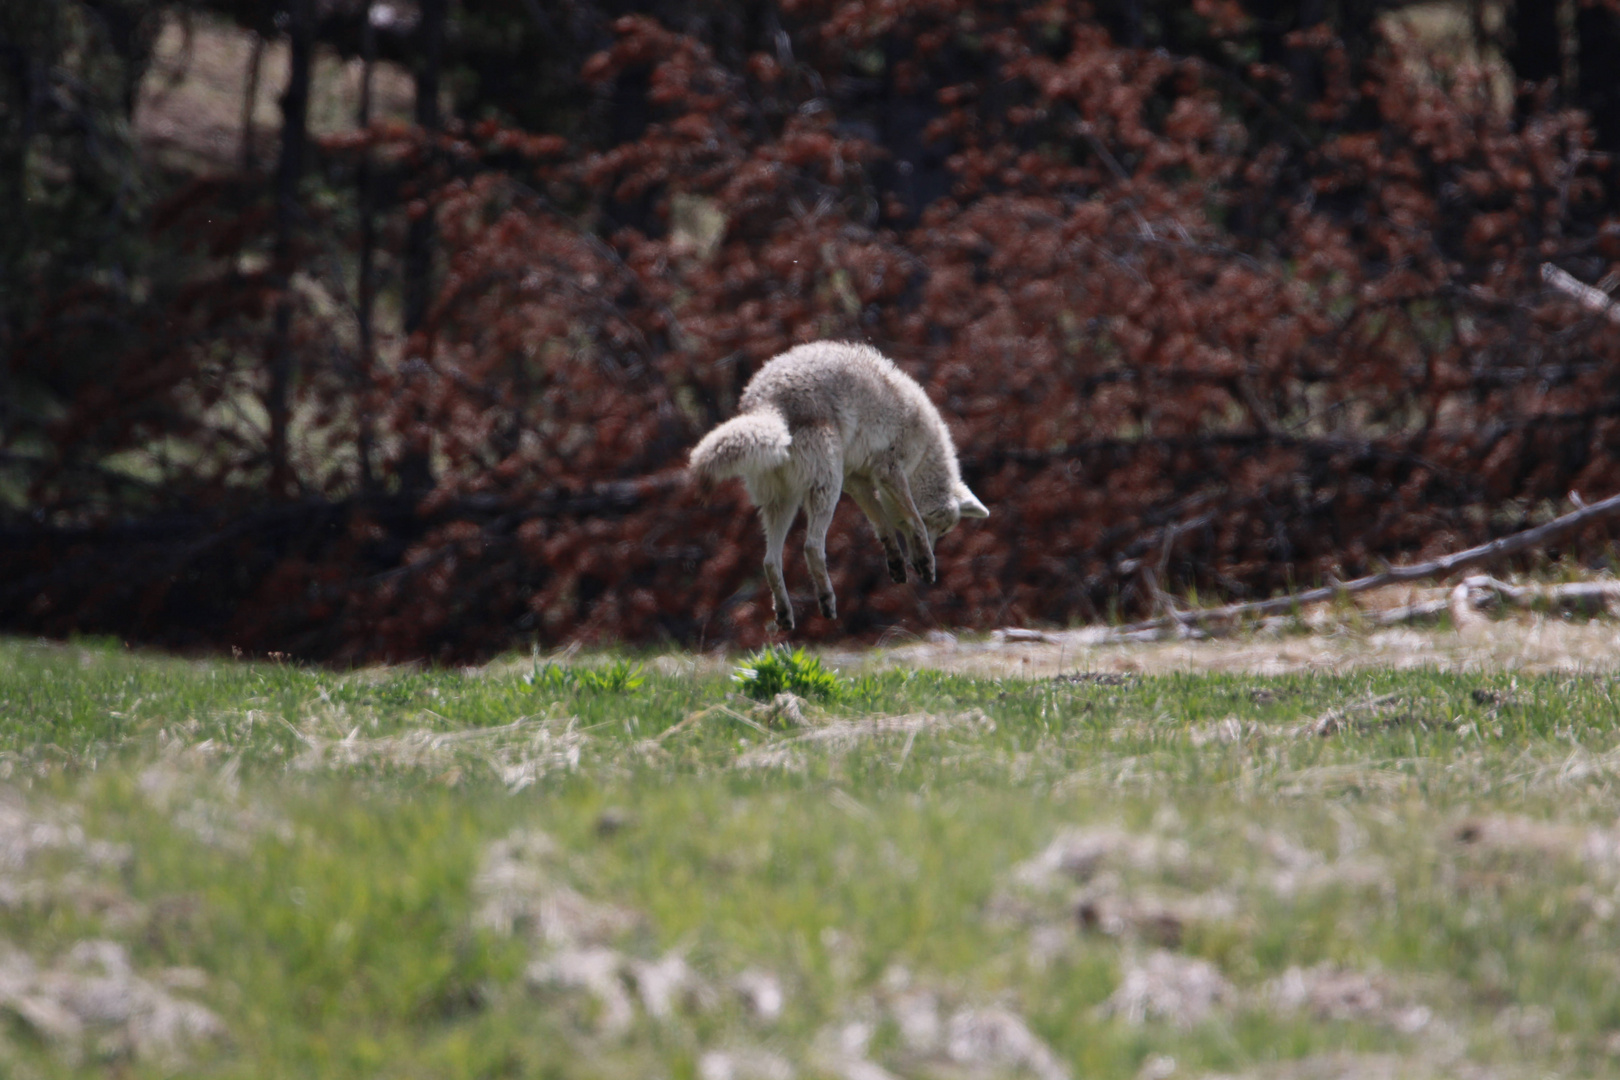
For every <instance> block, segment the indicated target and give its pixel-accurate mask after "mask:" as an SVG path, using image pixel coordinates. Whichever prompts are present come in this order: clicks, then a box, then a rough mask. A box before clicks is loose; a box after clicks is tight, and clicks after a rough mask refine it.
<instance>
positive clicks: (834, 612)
mask: <svg viewBox="0 0 1620 1080" xmlns="http://www.w3.org/2000/svg"><path fill="white" fill-rule="evenodd" d="M817 599H818V600H819V601H820V602H821V614H822V615H824V616H826V617H827V618H829V619H836V618H838V601H837V600H836V599H834V597H833V594H832V593H828V594H827V595H826V596H822V597H818V598H817Z"/></svg>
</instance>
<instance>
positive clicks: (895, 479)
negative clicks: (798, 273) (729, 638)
mask: <svg viewBox="0 0 1620 1080" xmlns="http://www.w3.org/2000/svg"><path fill="white" fill-rule="evenodd" d="M691 467H692V471H693V472H694V473H695V474H697V475H698V476H701V477H703V478H705V479H708V480H720V479H724V478H726V477H732V476H738V477H741V478H742V479H743V481H744V483H745V484H746V485H747V487H748V494H749V496H750V497H751V498H752V499H753V500H754V504H755V505H756V506H758V507H759V512H760V518H761V520H762V521H763V523H764V526H765V540H766V545H765V577H766V579H767V581H769V583H770V585H771V597H772V600H773V602H774V604H775V606H776V614H777V619H778V621H779V622H782V623H784V624H785V625H786V626H787V627H792V626H793V607H792V604H791V603H790V602H789V600H788V597H787V590H786V587H785V585H784V583H783V579H782V545H783V542H784V541H785V539H786V536H787V531H788V528H789V526H790V525H791V524H792V523H793V519H794V517H795V515H796V514H797V513H798V510H799V508H800V506H801V505H802V506H803V507H804V510H805V516H806V536H805V561H806V563H807V564H808V565H809V568H810V577H811V579H812V581H813V582H814V583H815V586H816V591H817V597H818V599H819V601H820V605H821V610H822V614H824V615H826V616H827V617H829V618H831V617H832V616H833V615H834V613H835V611H836V601H835V598H834V596H833V590H832V582H831V579H830V578H829V577H828V576H827V569H826V554H825V542H826V535H827V526H828V525H829V524H830V523H831V521H832V513H833V508H834V507H835V506H836V505H837V502H838V496H839V494H840V492H841V491H848V492H849V494H850V496H851V497H852V498H854V499H855V501H856V503H857V504H858V505H859V506H860V508H861V510H862V511H863V512H864V513H865V514H866V516H867V518H868V519H870V520H871V522H872V525H873V528H875V529H876V530H877V534H878V538H879V539H880V540H881V541H882V542H883V547H884V551H885V553H886V554H887V556H888V561H889V572H890V575H891V576H892V577H893V578H894V579H895V580H896V581H904V580H905V576H906V575H905V568H906V564H907V562H908V556H909V562H910V565H911V567H912V568H913V569H914V570H915V571H916V572H917V573H918V575H919V576H920V577H922V578H924V579H925V580H928V581H932V580H933V579H934V552H933V547H934V541H936V540H937V539H938V538H939V537H940V536H941V535H943V534H944V533H945V532H947V531H949V530H950V529H951V528H952V527H954V526H955V525H956V523H957V521H959V520H960V519H961V518H962V517H985V516H987V515H988V513H989V511H987V510H986V509H985V508H984V505H983V504H982V503H980V502H979V500H978V499H977V498H975V497H974V496H973V493H972V492H970V491H969V490H968V489H967V487H966V486H965V485H963V483H962V480H961V476H960V470H959V467H958V465H957V461H956V450H955V447H954V446H953V445H952V443H951V436H950V432H949V431H948V430H947V428H946V427H945V422H944V421H943V420H942V419H941V418H940V415H939V411H938V410H937V409H935V408H934V406H933V403H932V402H930V401H929V400H928V396H927V395H926V394H925V393H923V389H922V387H920V386H918V385H917V383H916V381H915V380H913V379H912V378H911V377H910V376H908V375H906V374H905V373H904V372H903V371H901V370H900V369H899V368H897V367H895V365H894V364H893V363H892V362H890V361H889V360H888V358H886V357H885V356H883V354H882V353H880V352H878V351H877V350H876V349H873V348H871V347H870V346H867V345H858V344H852V343H848V342H836V341H818V342H812V343H811V344H808V345H800V346H798V347H796V348H793V349H789V350H788V351H787V352H785V353H783V354H781V355H780V356H777V357H776V358H775V359H773V360H771V361H769V362H768V363H766V365H765V366H764V367H762V368H760V370H759V371H758V372H757V373H756V374H755V375H754V377H753V378H752V379H751V380H749V383H748V386H747V388H746V389H744V391H743V396H742V401H741V402H740V411H739V413H738V415H737V416H736V417H734V418H732V419H731V420H728V421H726V422H725V423H723V424H721V425H720V426H719V427H717V428H715V429H714V430H713V431H711V432H709V433H708V434H707V435H705V436H704V437H703V439H702V440H701V441H699V443H698V444H697V446H696V447H694V448H693V450H692V456H691Z"/></svg>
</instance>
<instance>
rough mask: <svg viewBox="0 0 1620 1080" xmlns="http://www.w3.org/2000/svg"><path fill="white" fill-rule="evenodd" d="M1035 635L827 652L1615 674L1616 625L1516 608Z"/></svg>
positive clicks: (1057, 665)
mask: <svg viewBox="0 0 1620 1080" xmlns="http://www.w3.org/2000/svg"><path fill="white" fill-rule="evenodd" d="M1045 637H1046V640H1044V641H1006V640H996V639H994V638H992V639H990V640H969V639H965V638H964V639H955V638H950V637H949V636H948V635H940V636H936V637H935V638H934V639H933V640H928V641H919V642H916V643H913V644H907V645H899V646H894V647H890V648H878V649H873V650H871V651H869V652H859V653H857V652H843V651H838V652H830V653H828V654H826V659H827V660H828V662H830V663H834V664H836V665H837V666H838V667H839V668H842V669H844V670H885V669H888V668H935V669H938V670H942V671H950V672H954V673H958V674H964V675H978V676H985V677H990V678H1006V677H1009V676H1010V677H1017V678H1039V679H1045V678H1052V677H1069V676H1073V675H1075V674H1077V673H1084V674H1090V675H1093V676H1097V675H1127V674H1140V675H1153V674H1164V673H1170V672H1181V671H1208V672H1232V673H1240V674H1248V675H1289V674H1295V673H1300V672H1322V673H1336V672H1345V671H1356V670H1364V669H1369V668H1384V669H1400V670H1408V669H1413V668H1438V669H1440V670H1444V671H1515V672H1523V673H1525V674H1541V673H1546V672H1570V673H1576V672H1587V673H1591V672H1614V671H1617V670H1620V624H1617V623H1615V622H1612V621H1608V620H1601V619H1593V620H1575V619H1565V618H1560V617H1557V616H1548V615H1540V614H1521V615H1515V616H1513V617H1511V618H1504V619H1499V620H1492V619H1482V620H1481V621H1480V622H1478V623H1475V624H1472V625H1471V626H1469V627H1467V628H1466V629H1464V630H1462V631H1457V630H1451V629H1447V628H1441V627H1430V628H1414V627H1399V628H1393V629H1383V630H1377V629H1373V630H1368V629H1360V628H1357V627H1355V626H1349V625H1346V626H1332V627H1325V628H1322V629H1317V630H1313V631H1309V632H1304V631H1301V632H1281V631H1266V632H1258V631H1257V632H1255V633H1252V634H1247V635H1241V634H1240V635H1234V636H1232V637H1228V638H1217V639H1213V640H1205V641H1151V642H1130V643H1123V644H1107V645H1097V644H1090V643H1088V641H1087V631H1086V630H1084V629H1081V630H1072V631H1053V632H1049V633H1047V634H1046V635H1045Z"/></svg>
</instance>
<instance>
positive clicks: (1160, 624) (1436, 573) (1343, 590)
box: [996, 495, 1620, 643]
mask: <svg viewBox="0 0 1620 1080" xmlns="http://www.w3.org/2000/svg"><path fill="white" fill-rule="evenodd" d="M1574 498H1575V501H1576V503H1577V509H1575V510H1572V511H1571V512H1570V513H1567V514H1565V515H1563V516H1562V517H1557V518H1554V519H1553V520H1551V521H1549V522H1547V523H1546V524H1544V525H1537V526H1535V527H1534V528H1531V529H1525V530H1524V531H1523V532H1517V533H1513V534H1512V535H1510V536H1504V537H1502V538H1500V539H1497V540H1492V541H1491V542H1490V543H1488V544H1481V545H1479V546H1478V547H1471V548H1468V549H1466V550H1464V551H1458V552H1454V553H1453V554H1450V555H1443V556H1441V557H1440V558H1438V559H1434V560H1431V561H1430V562H1424V563H1417V564H1415V565H1412V566H1392V567H1390V568H1389V569H1388V570H1384V571H1381V572H1379V573H1376V574H1369V575H1367V576H1366V577H1361V578H1356V579H1355V580H1354V581H1344V582H1336V583H1334V584H1332V585H1324V586H1322V587H1320V588H1316V589H1306V590H1305V591H1304V592H1299V593H1293V594H1290V595H1288V596H1277V597H1273V598H1271V599H1270V600H1254V601H1250V602H1248V603H1242V604H1226V605H1224V606H1222V607H1215V608H1207V609H1205V610H1203V611H1180V612H1174V613H1172V614H1169V615H1160V616H1158V617H1157V618H1152V619H1144V620H1143V621H1141V622H1136V623H1127V624H1126V625H1124V626H1116V627H1107V628H1097V629H1092V630H1083V631H1080V634H1081V635H1082V636H1083V637H1084V638H1085V640H1086V641H1088V642H1094V643H1113V642H1123V641H1155V640H1158V638H1160V637H1161V636H1162V635H1163V632H1164V631H1165V630H1169V629H1175V630H1176V631H1177V632H1178V633H1179V634H1181V635H1183V636H1190V635H1191V634H1192V633H1195V631H1194V630H1193V628H1194V627H1205V626H1207V625H1208V624H1211V623H1230V622H1234V621H1236V620H1238V619H1243V618H1249V617H1253V616H1264V615H1274V614H1281V613H1285V612H1292V611H1295V610H1297V609H1299V608H1301V607H1304V606H1305V605H1307V604H1319V603H1322V602H1323V601H1326V600H1335V599H1338V598H1339V597H1342V596H1351V595H1354V594H1355V593H1360V592H1366V591H1368V590H1369V589H1377V588H1380V587H1382V586H1385V585H1400V584H1404V583H1406V582H1409V581H1420V580H1422V579H1424V578H1435V577H1444V576H1446V575H1447V574H1453V573H1456V572H1457V571H1458V570H1462V569H1465V568H1467V567H1470V566H1476V565H1478V564H1480V563H1486V562H1493V561H1495V560H1497V559H1503V558H1506V557H1508V556H1509V555H1516V554H1518V553H1519V552H1521V551H1529V550H1533V549H1535V548H1538V547H1541V546H1543V545H1545V544H1548V543H1550V542H1552V541H1553V540H1556V539H1557V538H1559V537H1561V536H1563V535H1564V534H1566V533H1569V532H1573V531H1574V530H1576V529H1578V528H1580V527H1581V526H1583V525H1588V524H1590V523H1592V522H1594V521H1598V520H1601V519H1603V518H1606V517H1611V516H1614V515H1617V514H1620V495H1611V496H1609V497H1608V498H1607V499H1604V500H1602V501H1601V502H1595V503H1591V504H1586V505H1583V504H1580V501H1579V497H1578V496H1575V497H1574ZM1493 581H1494V579H1491V578H1485V577H1481V578H1479V579H1478V581H1477V582H1474V581H1473V579H1470V583H1471V584H1472V585H1473V587H1477V588H1481V589H1484V588H1487V587H1488V586H1487V583H1488V582H1493ZM1496 584H1498V585H1500V584H1503V583H1499V582H1498V583H1496ZM1584 588H1585V589H1586V591H1587V592H1588V593H1592V592H1597V593H1602V594H1603V595H1604V596H1605V597H1608V596H1609V595H1610V593H1609V592H1608V591H1607V586H1585V587H1584ZM1505 590H1506V591H1504V590H1500V589H1499V590H1496V591H1498V592H1500V593H1501V595H1503V596H1504V597H1506V598H1509V599H1513V602H1515V603H1517V602H1519V601H1518V600H1517V599H1516V597H1517V596H1518V595H1521V594H1524V595H1528V594H1530V593H1534V594H1535V595H1533V596H1531V598H1530V599H1529V600H1528V601H1526V602H1527V603H1535V602H1536V601H1537V599H1550V598H1551V596H1552V594H1550V593H1548V592H1547V591H1546V590H1539V591H1538V590H1522V589H1520V588H1519V587H1516V586H1505ZM1578 592H1579V590H1576V591H1573V592H1570V593H1569V594H1568V599H1560V600H1559V602H1561V603H1562V602H1572V600H1573V598H1574V597H1575V596H1576V595H1577V593H1578ZM1559 595H1560V597H1562V595H1563V594H1559ZM1585 602H1587V603H1591V602H1592V598H1591V597H1588V598H1587V599H1586V601H1585ZM1444 606H1445V605H1444V603H1443V602H1442V603H1441V604H1440V605H1439V608H1443V607H1444ZM1419 608H1422V609H1424V612H1425V613H1428V612H1430V611H1435V612H1437V611H1438V610H1439V608H1430V607H1429V605H1413V611H1414V612H1416V611H1417V610H1418V609H1419ZM996 636H997V637H998V638H999V639H1001V640H1003V641H1047V642H1056V641H1060V640H1065V639H1067V637H1069V636H1070V635H1065V634H1061V633H1047V632H1044V631H1039V630H1025V629H1018V628H1008V629H1006V630H998V631H996Z"/></svg>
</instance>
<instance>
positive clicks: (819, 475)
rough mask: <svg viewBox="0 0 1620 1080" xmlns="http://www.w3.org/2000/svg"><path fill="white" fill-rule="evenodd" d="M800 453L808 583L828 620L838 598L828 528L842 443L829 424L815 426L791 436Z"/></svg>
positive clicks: (840, 480)
mask: <svg viewBox="0 0 1620 1080" xmlns="http://www.w3.org/2000/svg"><path fill="white" fill-rule="evenodd" d="M794 450H795V451H797V452H798V454H799V456H798V459H797V462H796V464H797V465H798V467H799V469H800V470H801V475H802V476H803V478H804V485H805V487H804V561H805V565H806V566H808V567H809V568H810V583H811V584H812V585H814V586H815V588H816V602H817V603H818V604H819V605H820V607H821V613H822V614H823V615H825V616H826V617H827V618H829V619H835V618H837V617H838V600H837V598H836V597H835V596H834V595H833V587H832V578H831V577H830V576H828V574H827V527H828V526H829V525H831V524H832V519H833V511H834V510H836V509H837V508H838V493H839V489H840V488H841V487H842V483H843V479H844V446H843V442H842V440H840V439H839V437H838V433H837V432H836V431H835V430H833V429H832V428H831V427H821V426H818V427H814V428H809V429H806V430H804V431H802V432H801V433H800V434H798V435H797V436H796V437H795V439H794Z"/></svg>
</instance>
